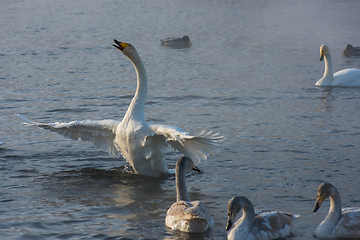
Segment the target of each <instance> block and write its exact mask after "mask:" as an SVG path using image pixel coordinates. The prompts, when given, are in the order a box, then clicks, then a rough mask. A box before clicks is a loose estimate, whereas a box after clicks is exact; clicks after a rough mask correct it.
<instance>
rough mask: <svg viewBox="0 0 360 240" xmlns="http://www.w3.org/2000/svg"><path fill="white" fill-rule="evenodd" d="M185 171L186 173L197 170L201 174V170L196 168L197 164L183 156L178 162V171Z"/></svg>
mask: <svg viewBox="0 0 360 240" xmlns="http://www.w3.org/2000/svg"><path fill="white" fill-rule="evenodd" d="M180 168H182V169H185V171H188V170H195V171H197V172H201V171H200V169H199V168H197V167H196V166H195V163H194V162H193V161H192V160H191V159H190V158H189V157H187V156H183V157H181V158H179V159H178V160H177V162H176V169H177V170H178V169H180Z"/></svg>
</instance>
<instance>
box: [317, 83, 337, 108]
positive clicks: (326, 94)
mask: <svg viewBox="0 0 360 240" xmlns="http://www.w3.org/2000/svg"><path fill="white" fill-rule="evenodd" d="M332 93H333V87H325V88H324V89H323V91H322V93H321V97H320V99H321V101H320V104H319V106H318V108H317V110H318V111H319V112H323V113H325V112H327V111H329V110H331V108H332V104H333V101H334V96H333V95H332Z"/></svg>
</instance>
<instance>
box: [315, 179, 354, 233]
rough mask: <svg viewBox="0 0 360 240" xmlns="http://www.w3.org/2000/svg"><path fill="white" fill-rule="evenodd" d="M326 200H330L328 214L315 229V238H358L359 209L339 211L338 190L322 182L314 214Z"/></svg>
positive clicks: (339, 199)
mask: <svg viewBox="0 0 360 240" xmlns="http://www.w3.org/2000/svg"><path fill="white" fill-rule="evenodd" d="M327 198H330V209H329V213H328V215H327V216H326V218H325V220H324V221H322V223H321V224H320V225H319V226H318V227H317V228H316V230H315V236H316V237H318V238H360V208H343V209H341V198H340V194H339V192H338V190H337V189H336V187H334V186H333V185H332V184H330V183H328V182H324V183H322V184H321V185H320V186H319V188H318V190H317V198H316V203H315V207H314V212H316V211H317V210H318V209H319V208H320V206H321V204H322V203H323V202H324V201H325V200H326V199H327Z"/></svg>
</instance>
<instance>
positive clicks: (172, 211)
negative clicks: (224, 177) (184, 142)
mask: <svg viewBox="0 0 360 240" xmlns="http://www.w3.org/2000/svg"><path fill="white" fill-rule="evenodd" d="M191 169H192V170H195V171H200V170H198V168H197V167H196V166H195V164H194V162H193V161H191V159H190V158H188V157H186V156H184V157H181V158H179V159H178V160H177V162H176V170H175V177H176V195H177V198H176V199H177V200H176V202H175V203H173V204H172V205H171V207H170V208H169V210H168V211H167V213H166V218H165V225H166V226H168V227H169V228H171V229H173V230H178V231H182V232H192V233H195V232H205V231H206V230H208V229H210V228H213V227H214V220H213V218H212V217H211V214H210V212H209V210H208V208H207V207H206V206H205V204H203V203H202V202H200V201H193V202H190V198H189V194H188V192H187V189H186V181H185V171H187V170H191Z"/></svg>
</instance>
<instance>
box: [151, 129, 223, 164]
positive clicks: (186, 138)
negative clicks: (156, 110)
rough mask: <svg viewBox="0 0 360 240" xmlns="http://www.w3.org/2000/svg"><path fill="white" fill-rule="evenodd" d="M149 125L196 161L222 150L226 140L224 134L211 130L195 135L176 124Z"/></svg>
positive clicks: (157, 133) (169, 142)
mask: <svg viewBox="0 0 360 240" xmlns="http://www.w3.org/2000/svg"><path fill="white" fill-rule="evenodd" d="M149 127H150V128H151V129H152V130H153V131H154V132H155V134H156V135H162V136H163V137H164V138H165V141H166V142H167V143H168V144H170V145H171V146H172V147H173V148H175V149H177V150H179V151H180V152H181V153H183V154H184V155H186V156H188V157H190V158H191V159H192V160H193V161H196V162H200V161H201V160H205V159H206V158H207V157H208V156H209V155H214V154H215V153H216V152H218V151H219V150H220V145H221V143H222V142H223V141H224V136H223V135H221V134H219V133H214V132H211V131H201V132H200V133H199V134H197V135H195V136H193V135H190V134H189V133H188V132H185V131H184V130H182V129H180V128H177V127H174V126H166V125H159V124H151V125H150V126H149Z"/></svg>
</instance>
